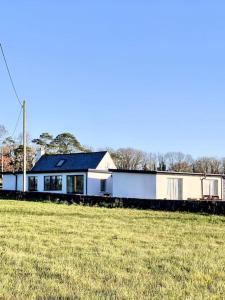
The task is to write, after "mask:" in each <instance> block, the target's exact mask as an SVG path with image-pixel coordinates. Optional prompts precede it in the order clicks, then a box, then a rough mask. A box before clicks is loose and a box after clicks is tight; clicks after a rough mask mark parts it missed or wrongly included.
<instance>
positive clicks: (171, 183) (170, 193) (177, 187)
mask: <svg viewBox="0 0 225 300" xmlns="http://www.w3.org/2000/svg"><path fill="white" fill-rule="evenodd" d="M182 198H183V180H182V179H181V178H167V199H170V200H182Z"/></svg>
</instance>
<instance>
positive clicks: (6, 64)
mask: <svg viewBox="0 0 225 300" xmlns="http://www.w3.org/2000/svg"><path fill="white" fill-rule="evenodd" d="M0 48H1V52H2V57H3V59H4V62H5V66H6V69H7V72H8V75H9V79H10V82H11V85H12V88H13V90H14V93H15V96H16V98H17V100H18V102H19V104H20V105H21V106H22V102H21V101H20V98H19V96H18V93H17V90H16V87H15V84H14V82H13V79H12V76H11V73H10V70H9V66H8V63H7V60H6V57H5V54H4V51H3V47H2V44H1V43H0Z"/></svg>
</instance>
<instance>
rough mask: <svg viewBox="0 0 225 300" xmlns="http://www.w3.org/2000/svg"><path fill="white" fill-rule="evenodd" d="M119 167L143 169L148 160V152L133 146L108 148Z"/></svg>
mask: <svg viewBox="0 0 225 300" xmlns="http://www.w3.org/2000/svg"><path fill="white" fill-rule="evenodd" d="M107 150H108V151H109V153H110V154H111V156H112V159H113V160H114V162H115V164H116V166H117V168H118V169H126V170H142V169H143V166H144V165H145V164H146V163H147V162H146V154H145V153H144V152H143V151H140V150H137V149H133V148H120V149H118V150H113V149H107Z"/></svg>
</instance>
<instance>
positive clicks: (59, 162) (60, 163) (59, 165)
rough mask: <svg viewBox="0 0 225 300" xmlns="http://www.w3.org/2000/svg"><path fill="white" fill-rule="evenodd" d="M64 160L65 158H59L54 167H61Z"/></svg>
mask: <svg viewBox="0 0 225 300" xmlns="http://www.w3.org/2000/svg"><path fill="white" fill-rule="evenodd" d="M65 161H66V160H65V159H60V160H59V161H58V162H57V164H56V167H57V168H60V167H62V166H63V165H64V163H65Z"/></svg>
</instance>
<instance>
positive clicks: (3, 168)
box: [2, 144, 4, 177]
mask: <svg viewBox="0 0 225 300" xmlns="http://www.w3.org/2000/svg"><path fill="white" fill-rule="evenodd" d="M3 172H4V149H3V144H2V173H3ZM2 177H3V175H2Z"/></svg>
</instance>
